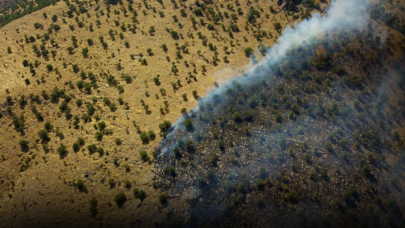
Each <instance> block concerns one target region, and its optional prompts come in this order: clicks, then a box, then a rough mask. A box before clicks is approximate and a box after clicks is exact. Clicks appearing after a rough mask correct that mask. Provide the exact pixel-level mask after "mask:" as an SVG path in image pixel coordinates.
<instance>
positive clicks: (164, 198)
mask: <svg viewBox="0 0 405 228" xmlns="http://www.w3.org/2000/svg"><path fill="white" fill-rule="evenodd" d="M159 201H160V203H162V204H163V203H165V202H166V201H167V197H166V195H165V194H160V195H159Z"/></svg>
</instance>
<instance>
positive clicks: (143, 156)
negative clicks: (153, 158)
mask: <svg viewBox="0 0 405 228" xmlns="http://www.w3.org/2000/svg"><path fill="white" fill-rule="evenodd" d="M139 155H141V159H142V161H147V160H149V156H148V153H146V151H144V150H141V151H140V152H139Z"/></svg>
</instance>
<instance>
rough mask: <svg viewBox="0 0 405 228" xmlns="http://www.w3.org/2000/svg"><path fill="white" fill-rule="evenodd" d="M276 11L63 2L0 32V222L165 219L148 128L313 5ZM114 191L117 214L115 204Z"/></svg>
mask: <svg viewBox="0 0 405 228" xmlns="http://www.w3.org/2000/svg"><path fill="white" fill-rule="evenodd" d="M281 7H284V6H283V5H281V6H280V7H279V6H278V5H277V3H276V2H250V1H238V2H235V3H230V2H229V3H228V2H224V3H222V4H221V3H211V2H205V3H202V2H201V3H200V2H198V1H197V2H175V1H173V2H170V1H163V2H155V1H147V2H146V1H145V2H132V3H130V2H127V1H123V2H122V3H121V2H119V3H117V4H108V5H106V4H105V3H103V2H97V1H89V2H73V1H71V2H69V1H64V2H57V3H56V4H55V5H51V6H49V7H46V8H44V9H40V10H37V11H34V12H33V13H31V14H29V15H26V16H24V17H23V18H21V19H18V20H14V21H11V22H10V23H8V24H7V25H5V26H4V27H2V28H1V29H0V34H1V35H0V40H1V42H2V45H1V47H0V49H1V52H0V53H1V55H0V60H1V65H0V75H1V77H0V85H1V90H0V96H1V97H2V98H1V100H2V108H1V119H0V121H1V127H0V136H1V137H0V138H1V144H2V148H1V150H0V151H1V152H0V153H1V155H0V157H1V158H0V160H1V161H0V163H1V166H0V167H1V168H0V194H1V196H2V197H1V201H0V210H1V215H0V221H2V224H6V225H7V226H24V225H27V224H30V225H34V226H36V225H43V224H48V225H55V224H57V225H58V226H71V225H72V221H74V222H73V224H74V223H77V224H81V225H86V226H99V225H100V224H115V221H116V220H118V218H119V220H120V221H122V225H125V226H127V225H128V224H132V223H137V224H152V223H153V222H154V221H158V220H160V219H164V218H165V216H166V215H165V213H161V210H162V209H161V206H160V204H158V196H159V194H160V193H161V191H160V189H154V180H153V179H154V175H153V173H151V170H152V169H153V162H152V158H153V154H152V152H153V148H154V146H156V145H157V144H158V143H159V141H160V140H161V139H162V135H161V134H159V132H160V129H159V124H161V123H163V122H164V121H169V122H171V123H174V122H176V120H177V119H178V118H179V116H181V113H182V109H183V108H185V110H191V109H192V108H193V107H194V106H195V105H196V104H197V98H198V97H199V96H202V97H203V96H205V94H206V92H207V91H208V90H210V89H213V88H215V85H214V82H218V83H221V81H223V80H226V79H229V78H231V77H233V76H235V75H236V74H237V73H238V72H243V71H245V70H246V69H249V68H250V67H251V66H252V65H251V64H249V62H250V61H251V60H250V59H249V58H248V57H247V55H246V54H250V49H246V48H248V47H251V50H252V52H253V53H254V54H255V56H256V60H260V58H261V57H262V54H261V53H260V51H259V49H258V48H257V47H258V46H259V45H264V46H266V47H267V46H271V45H272V44H273V43H274V42H275V41H276V40H277V38H278V36H279V32H281V30H282V29H283V28H284V27H285V26H286V24H287V23H294V21H299V20H301V17H302V16H305V15H306V13H305V12H310V11H312V10H316V9H314V8H312V7H311V6H310V5H308V6H304V5H300V6H299V7H300V8H302V9H303V10H304V11H302V13H300V11H298V13H293V12H287V11H284V10H283V9H282V8H281ZM192 18H193V19H192ZM269 21H270V23H269ZM222 25H223V26H222ZM276 30H278V31H279V32H278V31H276ZM259 47H261V46H259ZM148 49H150V50H148ZM166 49H167V50H166ZM245 49H246V54H245ZM225 57H226V58H225ZM246 64H247V65H246ZM194 91H195V92H194ZM141 136H142V137H143V140H144V142H143V141H142V140H141ZM140 151H146V153H147V155H148V157H149V158H150V160H149V161H147V162H143V161H142V159H141V155H140ZM134 189H139V190H143V191H144V192H145V193H146V198H145V199H143V200H142V201H141V200H140V199H138V198H136V197H134V194H133V190H134ZM120 192H123V193H125V195H126V198H127V202H126V203H125V204H124V205H123V207H122V208H118V207H117V205H116V203H115V202H114V197H115V196H116V195H117V194H118V193H120ZM93 198H94V200H92V199H93ZM91 200H92V201H91ZM91 202H92V203H91ZM95 202H97V203H95ZM183 204H184V203H182V202H176V203H175V202H174V203H173V205H178V206H179V207H182V206H181V205H183ZM91 205H93V207H92V209H89V208H90V206H91ZM95 205H97V206H95ZM166 212H167V211H166ZM185 216H187V215H185ZM11 218H12V219H11Z"/></svg>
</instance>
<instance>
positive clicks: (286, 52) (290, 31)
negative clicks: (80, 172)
mask: <svg viewBox="0 0 405 228" xmlns="http://www.w3.org/2000/svg"><path fill="white" fill-rule="evenodd" d="M370 7H371V0H334V1H332V2H331V4H330V8H329V9H328V10H327V13H326V15H322V14H320V13H314V14H313V15H312V16H311V18H310V19H304V20H302V21H301V22H299V23H297V24H296V25H294V26H293V27H291V26H289V25H287V27H286V28H285V30H284V31H283V32H282V34H281V36H280V37H279V39H278V42H277V43H276V44H275V45H273V46H272V47H271V48H269V49H268V51H267V56H266V57H265V58H264V59H262V60H261V62H260V63H259V64H257V66H256V67H254V68H253V69H252V70H250V71H249V72H247V73H244V74H243V75H241V76H238V77H236V78H234V79H232V80H229V81H228V82H227V83H225V84H224V85H223V86H221V87H219V88H217V89H215V90H212V91H209V92H208V94H207V96H206V97H205V98H204V99H202V100H200V102H199V106H197V107H196V108H194V109H193V110H192V111H191V114H196V113H198V112H199V111H201V110H200V109H201V107H202V106H204V104H212V103H216V102H215V100H216V99H219V97H221V94H225V93H226V91H228V90H229V88H230V87H231V85H235V84H237V85H243V87H248V86H254V85H255V84H258V83H260V78H263V77H266V76H268V75H270V74H271V73H275V72H276V71H277V70H279V69H278V68H277V66H278V65H279V64H282V63H283V62H285V61H287V60H289V59H290V58H296V57H295V56H293V51H294V50H297V49H299V48H311V47H314V45H315V44H316V43H317V40H318V39H319V38H322V36H324V35H325V34H328V33H330V32H334V33H336V32H339V31H344V32H350V31H356V30H360V29H362V28H365V26H366V25H367V23H368V22H369V21H370ZM296 60H297V61H299V59H296ZM214 111H215V110H214ZM185 118H187V117H182V118H180V119H179V120H178V121H177V122H176V123H175V124H174V125H173V127H172V129H171V130H170V132H169V134H168V135H167V137H170V135H172V134H174V133H175V132H176V131H177V130H178V129H182V128H183V125H182V124H181V123H182V122H184V120H185ZM158 149H159V147H158ZM168 149H169V148H166V149H165V148H163V150H162V152H163V153H164V152H165V151H167V150H168Z"/></svg>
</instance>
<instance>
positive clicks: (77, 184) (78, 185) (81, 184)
mask: <svg viewBox="0 0 405 228" xmlns="http://www.w3.org/2000/svg"><path fill="white" fill-rule="evenodd" d="M76 187H77V188H78V189H79V190H80V191H81V190H83V189H84V182H83V181H82V180H78V181H77V182H76Z"/></svg>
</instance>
